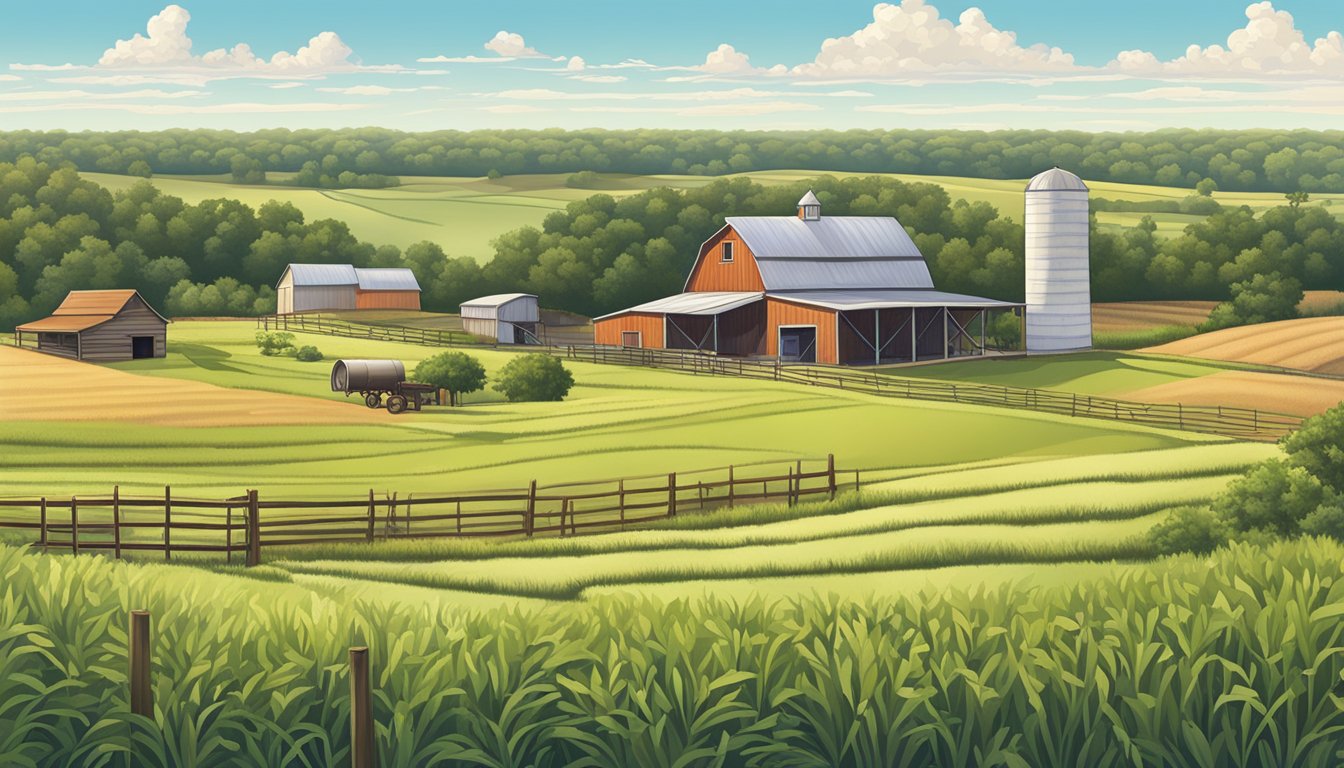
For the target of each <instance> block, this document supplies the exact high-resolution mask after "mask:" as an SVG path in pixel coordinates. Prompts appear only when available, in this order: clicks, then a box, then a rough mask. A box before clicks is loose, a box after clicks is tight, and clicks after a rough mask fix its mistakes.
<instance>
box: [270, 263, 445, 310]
mask: <svg viewBox="0 0 1344 768" xmlns="http://www.w3.org/2000/svg"><path fill="white" fill-rule="evenodd" d="M323 309H416V310H418V309H420V283H418V282H417V281H416V279H415V273H414V272H411V270H409V269H403V268H372V269H370V268H363V267H355V266H351V265H350V264H290V265H288V266H286V267H285V271H284V272H283V273H281V275H280V281H279V282H278V283H276V286H275V311H276V314H280V315H290V314H294V313H295V312H314V311H317V310H323Z"/></svg>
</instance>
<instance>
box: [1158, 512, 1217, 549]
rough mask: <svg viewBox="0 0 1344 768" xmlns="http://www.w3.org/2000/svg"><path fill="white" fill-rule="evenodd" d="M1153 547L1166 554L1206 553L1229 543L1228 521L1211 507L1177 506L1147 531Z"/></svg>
mask: <svg viewBox="0 0 1344 768" xmlns="http://www.w3.org/2000/svg"><path fill="white" fill-rule="evenodd" d="M1148 540H1149V542H1151V543H1152V545H1153V549H1154V550H1155V551H1156V552H1158V553H1160V554H1164V555H1172V554H1176V553H1178V552H1193V553H1194V554H1196V555H1207V554H1208V553H1210V552H1212V551H1213V550H1215V549H1217V548H1218V547H1221V546H1222V545H1224V544H1226V543H1227V540H1228V530H1227V523H1225V522H1223V520H1222V518H1220V517H1219V516H1218V515H1216V514H1214V512H1213V510H1211V509H1209V508H1208V507H1177V508H1176V509H1173V510H1171V512H1170V513H1168V514H1167V517H1166V519H1165V520H1163V521H1162V522H1160V523H1158V524H1157V525H1155V526H1153V527H1152V530H1150V531H1149V532H1148Z"/></svg>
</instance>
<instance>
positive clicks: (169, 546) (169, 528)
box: [163, 485, 233, 560]
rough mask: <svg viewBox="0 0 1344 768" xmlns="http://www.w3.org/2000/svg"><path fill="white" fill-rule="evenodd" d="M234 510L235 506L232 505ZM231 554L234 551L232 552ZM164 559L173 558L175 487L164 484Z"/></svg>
mask: <svg viewBox="0 0 1344 768" xmlns="http://www.w3.org/2000/svg"><path fill="white" fill-rule="evenodd" d="M229 511H230V512H232V511H233V508H232V507H230V508H229ZM229 554H230V555H232V554H233V553H232V552H230V553H229ZM163 559H164V560H172V559H173V487H172V486H171V485H165V486H163Z"/></svg>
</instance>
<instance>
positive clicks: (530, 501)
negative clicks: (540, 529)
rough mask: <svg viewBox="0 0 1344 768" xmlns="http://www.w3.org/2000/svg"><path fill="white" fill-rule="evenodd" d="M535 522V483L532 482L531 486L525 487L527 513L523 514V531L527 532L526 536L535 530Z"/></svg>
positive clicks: (534, 481)
mask: <svg viewBox="0 0 1344 768" xmlns="http://www.w3.org/2000/svg"><path fill="white" fill-rule="evenodd" d="M536 521H537V481H536V480H533V481H532V484H531V485H529V486H528V487H527V511H526V512H524V513H523V530H524V531H526V532H527V535H528V536H531V535H532V531H533V530H534V529H535V528H536V525H537V522H536Z"/></svg>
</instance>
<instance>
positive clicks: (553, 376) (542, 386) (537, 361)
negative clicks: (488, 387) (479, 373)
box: [495, 352, 574, 403]
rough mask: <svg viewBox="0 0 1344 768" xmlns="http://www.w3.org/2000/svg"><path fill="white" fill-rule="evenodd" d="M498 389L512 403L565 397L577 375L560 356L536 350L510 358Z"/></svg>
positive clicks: (550, 400) (500, 376)
mask: <svg viewBox="0 0 1344 768" xmlns="http://www.w3.org/2000/svg"><path fill="white" fill-rule="evenodd" d="M497 379H498V380H497V381H496V382H495V389H496V390H497V391H499V392H500V393H502V394H503V395H504V397H505V398H506V399H507V400H508V401H509V402H511V403H523V402H555V401H559V400H564V399H565V395H567V394H569V389H570V387H573V386H574V374H572V373H570V372H569V370H568V369H567V368H565V366H564V364H563V363H561V362H560V361H559V360H558V359H557V358H554V357H551V356H550V355H547V354H545V353H542V352H532V353H529V354H526V355H522V356H520V357H515V358H514V359H512V360H510V361H509V362H508V364H506V365H505V366H504V367H503V368H502V369H500V371H499V375H498V377H497Z"/></svg>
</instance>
